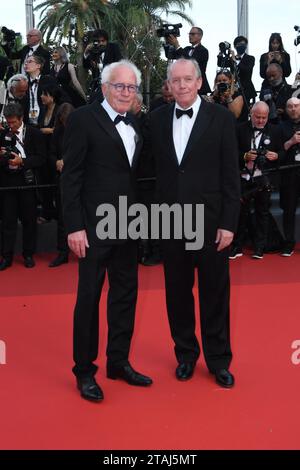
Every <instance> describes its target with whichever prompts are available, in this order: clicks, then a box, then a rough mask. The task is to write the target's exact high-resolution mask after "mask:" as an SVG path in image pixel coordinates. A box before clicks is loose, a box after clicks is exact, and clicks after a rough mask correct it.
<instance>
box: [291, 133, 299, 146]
mask: <svg viewBox="0 0 300 470" xmlns="http://www.w3.org/2000/svg"><path fill="white" fill-rule="evenodd" d="M291 140H292V142H293V145H297V144H300V131H297V132H295V134H294V135H293V137H292V139H291Z"/></svg>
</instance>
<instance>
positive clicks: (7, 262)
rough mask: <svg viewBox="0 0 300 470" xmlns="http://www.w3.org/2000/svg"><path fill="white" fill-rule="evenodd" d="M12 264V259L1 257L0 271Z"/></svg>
mask: <svg viewBox="0 0 300 470" xmlns="http://www.w3.org/2000/svg"><path fill="white" fill-rule="evenodd" d="M11 265H12V260H11V259H8V258H2V260H1V261H0V271H4V269H7V268H9V267H10V266H11Z"/></svg>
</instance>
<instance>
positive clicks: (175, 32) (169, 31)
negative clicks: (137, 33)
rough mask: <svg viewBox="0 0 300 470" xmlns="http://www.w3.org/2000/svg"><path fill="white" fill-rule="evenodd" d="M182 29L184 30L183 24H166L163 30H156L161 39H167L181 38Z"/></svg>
mask: <svg viewBox="0 0 300 470" xmlns="http://www.w3.org/2000/svg"><path fill="white" fill-rule="evenodd" d="M180 28H182V24H181V23H178V24H166V23H164V24H163V25H162V27H161V28H159V29H157V30H156V34H157V36H158V37H159V38H167V37H168V36H170V35H172V36H176V37H179V36H180Z"/></svg>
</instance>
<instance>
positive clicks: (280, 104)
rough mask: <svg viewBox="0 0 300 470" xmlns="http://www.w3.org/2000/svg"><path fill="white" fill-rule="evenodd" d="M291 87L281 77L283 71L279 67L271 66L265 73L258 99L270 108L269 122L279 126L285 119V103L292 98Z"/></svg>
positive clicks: (276, 65)
mask: <svg viewBox="0 0 300 470" xmlns="http://www.w3.org/2000/svg"><path fill="white" fill-rule="evenodd" d="M292 92H293V90H292V87H291V85H288V84H287V82H286V81H285V79H284V77H283V71H282V68H281V66H280V65H278V64H271V65H269V67H268V68H267V71H266V80H264V82H263V84H262V88H261V92H260V95H259V99H260V100H261V101H264V102H265V103H267V105H268V106H269V108H270V113H269V122H271V123H272V124H279V123H280V121H281V120H284V119H286V114H285V107H286V102H287V100H288V99H289V98H291V96H292Z"/></svg>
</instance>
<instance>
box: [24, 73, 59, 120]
mask: <svg viewBox="0 0 300 470" xmlns="http://www.w3.org/2000/svg"><path fill="white" fill-rule="evenodd" d="M28 85H29V86H28V90H27V93H26V95H25V97H24V102H23V103H24V104H23V109H24V121H25V122H26V123H27V122H29V111H30V100H32V95H31V91H32V90H31V79H30V78H29V79H28ZM48 85H52V86H54V85H57V81H56V79H55V78H54V77H51V75H41V76H40V79H39V82H38V88H37V101H38V106H39V108H40V114H39V118H38V122H39V123H40V124H41V123H42V119H43V114H44V113H43V108H44V105H43V103H42V98H41V96H42V92H43V88H44V87H45V86H48Z"/></svg>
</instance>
